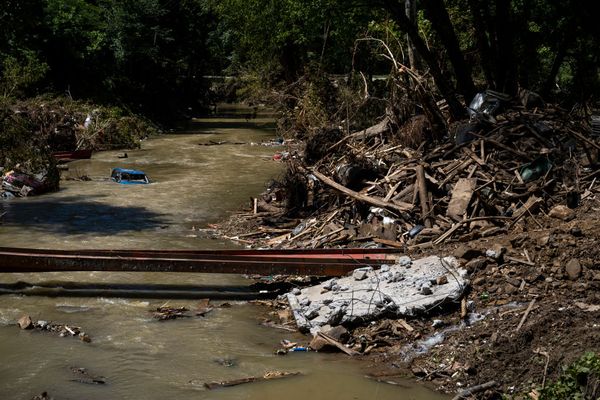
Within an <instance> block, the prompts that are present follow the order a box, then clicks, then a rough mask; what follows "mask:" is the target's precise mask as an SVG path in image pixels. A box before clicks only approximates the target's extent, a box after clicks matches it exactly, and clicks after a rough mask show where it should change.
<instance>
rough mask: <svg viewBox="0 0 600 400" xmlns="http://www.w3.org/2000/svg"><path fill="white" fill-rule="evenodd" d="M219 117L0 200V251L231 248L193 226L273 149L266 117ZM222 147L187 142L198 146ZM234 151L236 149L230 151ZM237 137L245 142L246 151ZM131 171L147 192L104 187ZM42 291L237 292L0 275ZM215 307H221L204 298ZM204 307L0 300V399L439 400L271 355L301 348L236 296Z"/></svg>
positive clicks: (272, 170)
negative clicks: (32, 326)
mask: <svg viewBox="0 0 600 400" xmlns="http://www.w3.org/2000/svg"><path fill="white" fill-rule="evenodd" d="M225 111H226V113H224V114H222V115H221V116H215V117H211V118H204V119H196V120H193V121H192V122H191V123H190V124H189V126H188V127H187V128H186V129H185V130H182V131H178V132H173V133H169V134H165V135H162V136H159V137H156V138H152V139H149V140H146V141H144V142H143V143H142V147H141V149H139V150H132V151H127V155H128V157H127V158H119V156H120V155H122V154H123V152H122V151H108V152H101V153H96V154H94V155H93V157H92V159H90V160H79V161H75V162H72V163H70V164H68V166H69V171H66V172H65V173H64V175H63V176H64V177H65V178H67V177H78V176H83V175H85V176H88V177H90V178H91V181H71V180H63V181H62V182H61V190H60V191H58V192H56V193H52V194H48V195H44V196H40V197H31V198H24V199H14V200H10V201H4V202H2V204H1V205H0V207H2V208H0V211H1V210H4V211H6V212H7V214H6V215H5V217H4V219H3V223H2V224H1V225H0V246H11V247H32V248H56V249H58V248H61V249H81V248H102V249H111V248H112V249H116V248H138V249H200V248H212V249H217V248H232V247H235V244H233V243H232V242H230V241H227V240H224V239H220V238H215V237H213V236H212V235H211V234H210V231H209V230H206V229H205V228H206V227H207V225H208V224H210V223H215V222H218V221H219V220H222V219H224V218H226V217H227V215H228V213H230V212H232V211H235V210H237V209H239V208H240V206H241V205H242V204H248V201H249V198H250V197H251V196H255V195H257V194H258V193H259V192H261V191H262V190H263V189H264V188H265V182H267V181H268V180H269V179H272V178H275V177H277V176H278V175H279V174H280V173H281V172H282V168H283V165H282V164H281V163H278V162H275V161H273V160H272V156H273V154H274V153H275V152H276V151H278V150H281V148H278V147H269V146H261V145H256V143H260V142H264V141H267V140H270V139H272V138H274V137H275V131H274V129H273V124H272V115H269V114H267V113H259V114H258V115H256V116H254V115H252V114H251V110H248V109H240V108H231V109H225ZM211 140H212V141H218V142H222V141H226V142H228V143H230V144H222V145H214V146H201V145H200V144H201V143H208V142H209V141H211ZM234 143H245V144H234ZM251 143H255V145H252V144H251ZM114 167H125V168H135V169H140V170H142V171H144V172H146V173H147V174H148V176H149V177H150V179H151V180H152V181H153V182H152V183H151V184H149V185H120V184H117V183H115V182H111V181H110V180H108V177H109V175H110V170H111V168H114ZM15 282H27V283H29V284H33V285H36V284H44V285H56V286H60V285H61V284H63V283H65V282H68V283H71V284H85V283H101V284H105V285H107V286H110V284H124V283H131V284H138V285H142V286H143V285H152V284H157V283H160V284H173V285H176V284H186V285H196V286H206V285H213V286H215V285H216V286H241V285H248V284H249V283H250V281H249V280H248V279H246V278H244V277H241V276H235V275H218V274H214V275H202V274H176V273H114V272H110V273H105V272H104V273H101V272H94V273H45V274H0V284H13V283H15ZM214 303H215V305H217V306H218V305H219V304H221V303H223V301H222V300H219V301H215V302H214ZM229 303H231V307H227V308H221V307H217V308H215V309H214V310H213V311H212V312H211V313H209V314H207V315H206V316H205V317H192V318H186V319H178V320H173V321H158V320H156V319H153V318H152V315H151V313H150V312H149V310H152V309H155V308H156V307H159V306H161V305H165V304H167V305H169V306H173V307H181V306H185V307H188V308H190V309H192V310H193V309H194V308H195V307H196V304H197V302H195V301H193V300H174V299H171V300H169V299H124V298H113V297H109V296H105V297H91V298H81V297H36V296H18V295H4V296H0V360H1V362H0V399H3V400H10V399H30V398H31V397H33V396H34V395H37V394H40V393H41V392H43V391H47V392H48V393H49V394H50V395H51V396H52V397H53V398H54V399H56V400H62V399H83V398H85V399H88V400H95V399H165V398H169V399H172V400H178V399H190V398H194V399H249V400H251V399H257V400H258V399H261V400H265V399H286V400H295V399H298V400H299V399H306V398H311V399H313V400H321V399H328V400H329V399H380V400H386V399H398V398H401V399H413V400H436V399H445V398H447V397H446V396H442V395H440V394H437V393H434V392H432V391H429V390H428V389H426V388H424V387H422V386H418V385H416V384H415V383H414V382H410V381H406V384H405V385H401V386H392V385H388V384H386V383H379V382H376V381H374V380H370V379H367V378H365V377H364V373H362V372H361V368H362V365H361V363H359V362H357V361H355V360H350V359H349V358H348V357H347V356H345V355H340V354H324V353H315V352H307V353H298V352H295V353H290V354H288V355H287V356H278V355H275V354H274V350H275V349H277V348H278V347H280V346H279V342H280V341H281V340H282V339H289V340H292V341H299V342H301V343H306V342H307V340H308V338H307V337H304V336H302V335H299V334H297V333H290V332H286V331H280V330H276V329H273V328H268V327H265V326H261V325H260V324H259V321H260V318H261V317H262V316H265V315H266V313H267V312H268V310H266V309H265V308H263V307H261V306H258V305H255V304H250V303H246V302H236V301H231V302H229ZM24 314H28V315H30V316H31V318H32V319H33V320H34V321H35V320H46V321H53V322H56V323H62V324H69V325H75V326H80V327H81V328H82V329H83V330H84V331H85V332H86V333H87V334H88V335H90V337H91V338H92V342H91V343H84V342H82V341H80V340H77V339H76V338H72V337H58V336H56V335H54V334H52V333H47V332H38V331H32V330H27V331H23V330H20V329H19V328H18V327H17V326H16V325H15V322H16V321H17V320H18V319H19V318H20V317H21V316H22V315H24ZM73 367H75V368H86V369H87V370H88V371H89V372H90V373H91V374H94V375H100V376H103V377H105V379H106V384H104V385H89V384H84V383H81V382H77V381H74V379H76V378H77V376H75V375H74V374H73V373H72V372H71V368H73ZM274 370H280V371H289V372H296V371H298V372H301V373H302V375H301V376H297V377H291V378H287V379H281V380H275V381H269V382H259V383H250V384H246V385H241V386H236V387H230V388H223V389H218V390H214V391H209V390H207V389H205V388H204V387H203V383H204V382H211V381H223V380H228V379H236V378H243V377H247V376H257V375H263V374H264V373H266V372H268V371H274Z"/></svg>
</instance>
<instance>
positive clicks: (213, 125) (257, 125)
mask: <svg viewBox="0 0 600 400" xmlns="http://www.w3.org/2000/svg"><path fill="white" fill-rule="evenodd" d="M276 127H277V125H276V124H275V123H274V122H272V121H264V122H262V121H253V120H248V121H244V120H234V121H231V120H229V121H225V120H220V119H211V118H208V119H203V120H201V121H190V122H188V123H187V124H186V125H185V126H182V127H181V129H183V131H182V132H179V133H186V134H189V133H194V134H202V133H203V131H206V130H219V129H260V130H268V131H271V130H275V128H276ZM188 131H190V132H188ZM176 133H177V132H176ZM211 133H213V132H211Z"/></svg>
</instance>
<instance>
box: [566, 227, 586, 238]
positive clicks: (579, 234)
mask: <svg viewBox="0 0 600 400" xmlns="http://www.w3.org/2000/svg"><path fill="white" fill-rule="evenodd" d="M569 233H570V234H571V235H573V236H575V237H582V236H583V231H582V230H581V228H578V227H574V228H571V230H570V231H569Z"/></svg>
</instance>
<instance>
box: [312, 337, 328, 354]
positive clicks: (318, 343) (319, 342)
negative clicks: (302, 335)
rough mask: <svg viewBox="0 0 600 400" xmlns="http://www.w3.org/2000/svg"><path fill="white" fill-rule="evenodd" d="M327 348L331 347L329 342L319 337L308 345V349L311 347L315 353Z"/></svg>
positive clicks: (314, 338)
mask: <svg viewBox="0 0 600 400" xmlns="http://www.w3.org/2000/svg"><path fill="white" fill-rule="evenodd" d="M327 346H329V342H328V341H327V340H325V339H323V338H322V337H321V336H319V335H315V337H313V338H312V340H311V341H310V343H309V344H308V347H310V348H311V349H313V350H314V351H322V350H323V349H324V348H325V347H327Z"/></svg>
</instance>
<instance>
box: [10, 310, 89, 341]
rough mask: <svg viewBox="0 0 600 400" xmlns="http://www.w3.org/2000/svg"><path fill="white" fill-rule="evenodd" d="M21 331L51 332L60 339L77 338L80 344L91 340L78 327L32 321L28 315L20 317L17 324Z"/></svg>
mask: <svg viewBox="0 0 600 400" xmlns="http://www.w3.org/2000/svg"><path fill="white" fill-rule="evenodd" d="M17 324H18V325H19V328H21V329H23V330H27V329H35V330H37V331H41V332H52V333H55V334H57V335H58V336H60V337H67V336H71V337H78V338H79V339H81V341H82V342H86V343H90V342H91V341H92V339H91V338H90V337H89V336H88V335H87V334H86V333H85V332H84V331H83V330H82V329H81V328H80V327H78V326H72V325H66V324H56V323H53V322H51V321H42V320H40V321H36V322H34V321H32V320H31V317H30V316H29V315H24V316H22V317H21V318H20V319H19V321H18V322H17Z"/></svg>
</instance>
